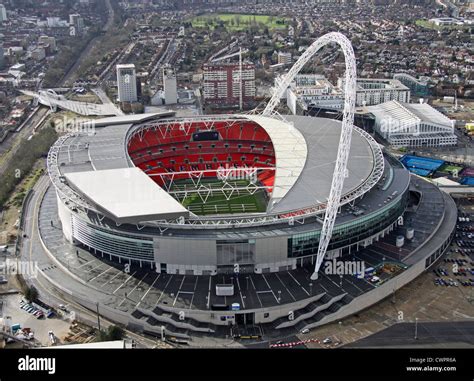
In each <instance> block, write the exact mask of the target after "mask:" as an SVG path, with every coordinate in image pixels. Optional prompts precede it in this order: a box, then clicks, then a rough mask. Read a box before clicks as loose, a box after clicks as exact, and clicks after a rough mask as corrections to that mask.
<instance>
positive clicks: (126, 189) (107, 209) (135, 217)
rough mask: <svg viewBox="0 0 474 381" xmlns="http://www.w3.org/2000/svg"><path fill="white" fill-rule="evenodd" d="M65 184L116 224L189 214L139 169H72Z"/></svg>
mask: <svg viewBox="0 0 474 381" xmlns="http://www.w3.org/2000/svg"><path fill="white" fill-rule="evenodd" d="M65 177H66V179H67V181H68V183H69V185H70V186H72V187H73V188H74V189H75V190H76V191H77V192H79V193H80V194H81V195H83V196H84V197H85V198H87V199H88V200H89V202H91V203H92V204H94V205H96V207H97V208H98V209H101V210H102V211H103V212H104V213H105V214H107V215H109V216H111V217H113V218H114V220H115V221H117V222H118V223H139V222H144V221H152V220H159V219H170V218H179V217H187V216H189V212H188V210H187V209H186V208H185V207H184V206H182V205H181V204H180V203H179V202H178V201H176V200H175V199H174V198H173V197H171V196H170V195H169V194H168V193H167V192H166V191H164V190H163V189H162V188H160V187H159V186H157V185H156V184H155V182H154V181H153V180H151V179H150V178H149V177H148V176H147V175H146V174H145V173H144V172H142V171H141V170H140V169H138V168H121V169H108V170H101V171H88V172H74V173H67V174H66V175H65Z"/></svg>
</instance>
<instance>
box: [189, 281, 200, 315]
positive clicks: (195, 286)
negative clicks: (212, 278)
mask: <svg viewBox="0 0 474 381" xmlns="http://www.w3.org/2000/svg"><path fill="white" fill-rule="evenodd" d="M198 279H199V278H198V277H196V282H195V283H194V291H193V296H192V297H191V302H190V304H189V309H191V307H192V306H193V300H194V295H195V292H196V288H197V284H198Z"/></svg>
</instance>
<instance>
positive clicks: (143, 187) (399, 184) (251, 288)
mask: <svg viewBox="0 0 474 381" xmlns="http://www.w3.org/2000/svg"><path fill="white" fill-rule="evenodd" d="M334 42H335V43H338V44H339V46H340V48H341V49H342V51H343V53H344V56H345V59H346V74H345V95H346V100H345V105H344V110H343V112H342V113H343V118H342V122H340V121H337V120H332V119H325V118H318V117H309V116H287V115H285V116H281V115H280V114H278V112H277V111H276V106H277V105H278V103H279V102H280V99H281V98H282V97H283V94H284V92H285V91H286V89H287V88H288V85H289V84H290V82H291V81H292V80H293V78H294V76H295V75H296V74H297V73H298V72H299V71H300V69H301V68H302V66H303V65H304V64H305V63H306V62H307V61H308V60H309V59H310V58H311V57H312V56H313V55H314V54H315V53H316V52H317V51H318V50H319V49H320V48H322V47H323V46H325V45H327V44H329V43H334ZM355 80H356V65H355V57H354V52H353V49H352V46H351V44H350V42H349V41H348V40H347V38H345V37H344V36H343V35H341V34H339V33H329V34H327V35H324V36H322V37H320V38H319V39H317V40H316V41H315V42H314V43H313V44H312V45H311V46H310V47H309V48H308V49H307V50H306V51H305V53H304V54H303V55H302V56H301V57H300V58H299V59H298V61H297V63H296V64H295V65H294V66H293V67H292V68H291V69H290V70H289V72H288V73H287V75H285V76H284V78H282V79H279V80H278V81H277V82H278V85H277V86H276V88H275V91H274V94H273V96H272V98H271V99H270V101H269V102H268V103H267V105H266V107H265V110H264V111H263V112H262V113H261V114H258V115H257V114H232V115H204V116H202V115H201V116H192V117H178V116H176V114H175V113H174V112H171V111H170V112H162V113H154V114H140V115H123V116H117V117H110V118H104V119H97V120H93V121H90V122H86V123H83V124H82V125H81V126H80V128H79V129H77V130H76V131H74V132H71V133H68V134H65V135H63V136H61V137H60V138H59V139H58V141H57V142H56V143H55V144H54V145H53V146H52V148H51V150H50V152H49V154H48V159H47V165H48V173H49V177H50V180H51V184H52V186H50V185H48V186H47V187H46V189H45V191H44V194H41V195H40V198H41V207H40V211H39V218H38V230H39V236H40V240H41V243H42V245H43V248H44V249H45V252H46V253H47V255H48V260H47V261H46V262H45V263H47V264H45V265H44V268H43V269H41V268H40V275H41V276H42V277H43V278H44V279H45V280H46V281H48V282H49V283H50V284H51V285H52V286H54V287H55V288H56V289H58V290H61V292H62V294H63V295H65V297H67V298H69V299H70V300H73V301H74V302H75V303H79V304H81V305H82V306H85V307H87V308H88V309H90V310H94V311H95V310H96V309H98V306H99V303H100V304H101V313H102V315H104V316H107V317H108V318H109V319H110V320H112V321H116V322H119V323H122V324H123V325H125V326H127V327H128V328H130V329H132V330H135V331H138V332H144V333H148V334H151V335H157V336H159V335H160V334H161V335H163V333H164V332H166V333H167V334H172V335H174V336H175V337H179V338H184V339H189V338H192V337H199V336H200V335H202V334H212V335H214V336H215V337H218V336H219V337H224V338H227V337H229V335H230V336H231V337H233V338H244V337H245V338H261V337H263V336H264V337H265V338H266V339H271V338H272V337H273V338H276V337H283V336H284V335H292V334H294V333H295V332H301V330H306V329H309V328H313V327H316V326H319V325H323V324H327V323H329V322H333V321H338V320H340V319H343V318H345V317H347V316H350V315H353V314H356V313H357V312H359V311H361V310H363V309H365V308H367V307H370V306H371V305H373V304H375V303H377V302H379V301H380V300H382V299H384V298H387V297H388V296H390V295H392V294H393V293H394V292H395V291H396V290H397V289H399V288H401V287H403V286H404V285H406V284H407V283H409V282H411V281H412V280H413V279H415V278H416V277H417V276H419V275H420V274H421V273H423V272H424V271H426V269H428V268H429V267H430V266H432V265H433V264H434V263H435V262H436V261H437V260H438V259H439V258H440V257H441V256H442V255H443V253H444V252H445V251H446V249H447V248H448V247H449V245H450V242H451V240H452V237H453V235H454V231H455V227H456V220H457V208H456V205H455V203H454V201H453V199H452V198H451V197H450V196H449V195H447V194H446V193H443V192H442V191H441V190H440V189H439V188H437V187H436V186H435V185H433V184H432V183H430V182H428V181H426V180H425V179H423V178H421V177H418V176H416V175H414V174H410V172H409V171H408V170H407V169H406V168H405V167H404V166H403V164H402V163H400V161H399V160H398V159H396V158H395V157H393V156H391V155H390V154H389V153H388V152H385V150H384V149H383V148H382V146H380V145H379V144H378V143H377V142H376V141H375V140H374V138H373V137H372V136H371V135H370V134H368V133H367V132H366V131H364V130H362V129H360V128H357V127H355V126H354V125H353V120H354V104H355V94H356V91H355V89H356V82H355ZM74 252H75V253H76V255H74V254H72V253H74ZM341 265H342V266H341ZM346 265H350V266H346ZM359 265H360V266H359ZM341 269H342V270H341ZM340 270H341V271H340ZM64 274H68V276H69V278H68V280H67V281H65V280H64ZM229 329H230V331H229Z"/></svg>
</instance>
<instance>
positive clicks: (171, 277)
mask: <svg viewBox="0 0 474 381" xmlns="http://www.w3.org/2000/svg"><path fill="white" fill-rule="evenodd" d="M171 279H173V275H171V276H170V279H169V280H168V282H166V285H165V287H164V288H163V291H161V294H160V297H159V298H158V300H157V301H156V303H155V307H156V306H157V305H158V303H159V301H160V300H161V298H162V296H163V295H164V293H165V290H166V288H167V287H168V285H169V284H170V282H171Z"/></svg>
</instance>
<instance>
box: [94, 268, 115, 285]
mask: <svg viewBox="0 0 474 381" xmlns="http://www.w3.org/2000/svg"><path fill="white" fill-rule="evenodd" d="M114 268H115V267H109V268H108V269H107V270H104V271H102V272H101V273H100V274H99V275H96V276H95V277H94V278H92V279H90V280H89V282H92V281H93V280H96V279H97V278H99V277H100V276H102V275H104V274H105V273H107V272H108V271H110V270H113V269H114Z"/></svg>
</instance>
